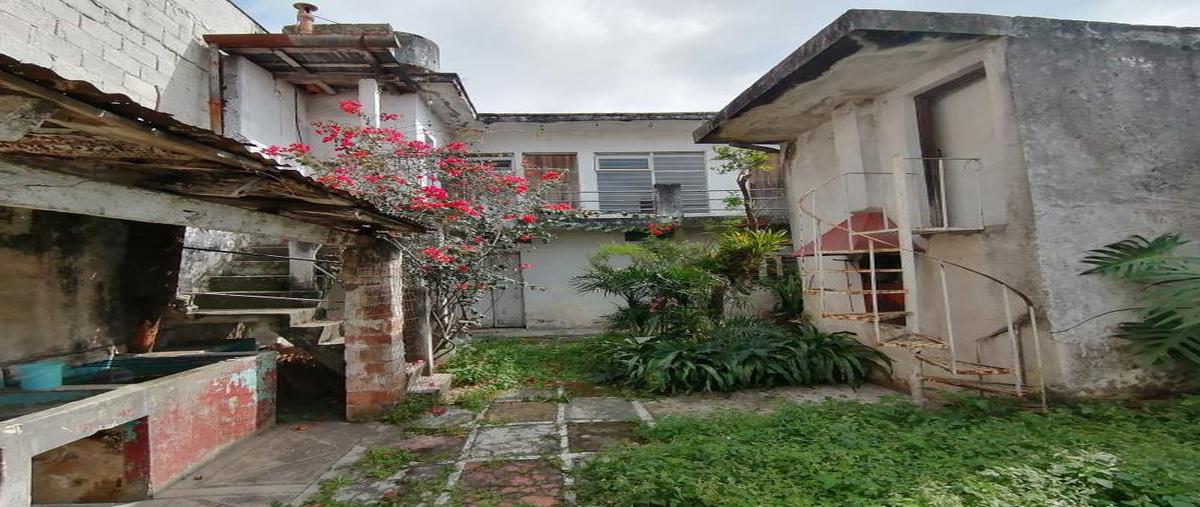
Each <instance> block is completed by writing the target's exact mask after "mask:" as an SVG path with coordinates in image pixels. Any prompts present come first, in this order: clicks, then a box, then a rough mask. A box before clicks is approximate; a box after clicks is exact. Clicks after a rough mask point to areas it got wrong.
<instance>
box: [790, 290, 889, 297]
mask: <svg viewBox="0 0 1200 507" xmlns="http://www.w3.org/2000/svg"><path fill="white" fill-rule="evenodd" d="M822 292H823V293H826V294H857V295H862V294H907V293H908V291H906V290H904V289H880V290H871V289H865V290H862V289H854V290H849V289H804V293H805V294H806V295H810V296H816V295H820V294H821V293H822Z"/></svg>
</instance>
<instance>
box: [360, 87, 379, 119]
mask: <svg viewBox="0 0 1200 507" xmlns="http://www.w3.org/2000/svg"><path fill="white" fill-rule="evenodd" d="M358 102H359V103H360V104H362V115H363V116H365V117H366V122H367V125H370V126H372V127H378V126H379V114H380V106H379V81H376V80H374V79H359V80H358Z"/></svg>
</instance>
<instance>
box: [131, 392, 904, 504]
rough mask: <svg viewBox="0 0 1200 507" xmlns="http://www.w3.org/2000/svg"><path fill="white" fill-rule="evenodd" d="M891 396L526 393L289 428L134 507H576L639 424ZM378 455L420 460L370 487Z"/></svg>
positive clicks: (225, 455)
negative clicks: (368, 460)
mask: <svg viewBox="0 0 1200 507" xmlns="http://www.w3.org/2000/svg"><path fill="white" fill-rule="evenodd" d="M571 393H580V394H583V393H587V394H591V395H592V396H577V397H571ZM887 394H894V393H893V392H892V391H889V390H887V389H884V388H882V387H878V386H872V385H866V386H862V387H861V388H859V389H857V390H854V389H851V388H849V387H846V386H821V387H784V388H775V389H761V390H748V391H740V392H737V393H732V394H692V395H686V396H678V397H670V398H659V399H646V400H637V399H632V400H631V399H624V398H619V397H616V396H612V391H610V390H608V389H607V388H605V387H603V386H593V385H584V384H571V385H564V386H562V387H558V388H556V389H549V390H547V389H541V390H532V389H526V390H517V391H513V392H510V393H507V394H506V395H504V396H501V397H500V398H498V399H497V400H496V401H494V402H493V403H492V404H491V405H490V406H488V407H487V408H486V409H484V410H483V411H481V412H479V413H472V412H469V411H466V410H463V409H459V408H454V407H451V408H450V409H449V410H448V411H447V412H445V413H443V414H441V415H438V416H435V415H433V414H428V415H426V416H424V417H422V418H421V419H419V420H418V421H417V422H416V423H414V425H413V426H412V427H410V428H404V429H402V428H400V427H397V426H392V425H386V424H352V423H344V422H317V423H304V424H286V425H280V426H278V427H276V428H273V429H271V430H269V431H267V432H265V433H263V434H261V435H258V436H256V437H254V438H251V439H249V440H247V441H245V442H243V443H241V444H238V445H236V446H234V447H233V448H231V449H228V450H226V451H225V452H223V453H221V454H220V455H219V456H217V457H216V458H215V459H213V460H212V461H210V462H209V463H208V464H206V465H205V466H203V467H201V468H200V469H198V470H197V471H195V472H194V473H192V474H190V475H188V476H187V477H186V478H185V479H183V480H181V481H180V482H178V483H176V484H175V485H174V486H172V487H171V488H169V489H167V490H166V491H163V492H161V493H160V494H159V495H158V496H157V497H156V498H155V499H154V500H149V501H145V502H137V503H134V504H129V505H136V506H140V507H160V506H161V507H165V506H171V507H176V506H178V507H199V506H207V507H212V506H270V505H295V506H306V505H310V503H309V502H306V500H308V499H310V498H312V497H314V495H317V494H319V493H320V492H321V489H322V484H324V487H325V488H326V489H327V490H329V491H332V493H331V495H330V496H329V497H330V498H332V499H333V500H335V501H338V502H346V503H349V504H353V505H372V504H374V503H379V502H387V503H385V505H390V506H399V505H414V506H415V505H428V506H438V505H462V506H517V505H533V506H549V505H571V504H574V503H575V499H574V497H573V495H572V491H571V487H572V480H571V476H570V471H571V469H572V468H573V467H575V466H576V465H577V464H579V463H581V462H582V461H583V460H586V459H587V458H588V457H589V456H591V455H593V454H594V453H596V452H599V451H602V450H604V449H606V448H608V447H611V446H614V445H623V444H627V443H630V442H637V440H638V438H637V434H636V430H637V428H638V426H639V425H640V424H654V421H655V419H656V418H661V417H664V416H668V415H677V414H678V415H703V414H707V413H711V412H713V411H717V410H745V411H754V412H763V411H769V410H772V409H774V408H775V407H777V406H778V405H779V404H781V403H784V402H789V401H790V402H801V403H803V402H818V401H823V400H826V399H853V400H860V401H867V402H871V401H876V400H878V399H879V397H880V396H883V395H887ZM543 400H553V401H543ZM380 447H384V448H393V449H404V450H406V451H408V452H409V453H411V454H410V456H412V460H413V461H412V462H410V463H409V464H408V466H407V467H405V468H404V469H403V470H401V471H399V472H397V473H395V474H393V475H391V476H389V477H384V478H372V477H368V476H367V475H366V474H365V473H364V472H363V471H362V470H360V469H359V468H356V467H355V464H356V463H357V462H359V460H360V459H361V458H362V457H363V455H364V454H365V453H366V452H367V451H368V449H372V448H380ZM333 490H336V491H333Z"/></svg>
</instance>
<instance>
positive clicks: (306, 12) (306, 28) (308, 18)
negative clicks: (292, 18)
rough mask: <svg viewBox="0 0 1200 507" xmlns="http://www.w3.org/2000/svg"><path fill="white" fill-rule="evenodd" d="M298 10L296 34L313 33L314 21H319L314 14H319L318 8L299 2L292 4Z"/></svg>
mask: <svg viewBox="0 0 1200 507" xmlns="http://www.w3.org/2000/svg"><path fill="white" fill-rule="evenodd" d="M292 7H295V8H296V33H313V21H315V20H316V19H317V17H316V16H313V14H312V13H314V12H317V6H315V5H313V4H310V3H305V2H297V3H294V4H292Z"/></svg>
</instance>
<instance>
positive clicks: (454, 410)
mask: <svg viewBox="0 0 1200 507" xmlns="http://www.w3.org/2000/svg"><path fill="white" fill-rule="evenodd" d="M476 415H478V414H476V413H475V412H472V411H470V410H467V409H465V408H459V407H446V412H445V413H443V414H442V415H435V414H432V413H428V414H425V415H423V416H421V417H420V418H418V419H417V420H416V421H413V422H412V424H410V425H409V426H412V427H413V428H428V429H437V428H449V427H452V426H462V425H464V424H467V423H469V422H471V421H474V420H475V416H476Z"/></svg>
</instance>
